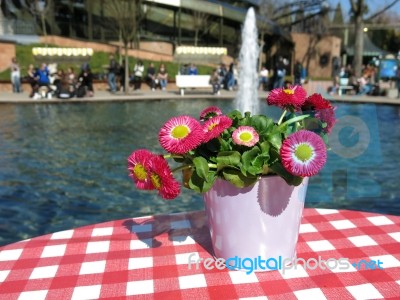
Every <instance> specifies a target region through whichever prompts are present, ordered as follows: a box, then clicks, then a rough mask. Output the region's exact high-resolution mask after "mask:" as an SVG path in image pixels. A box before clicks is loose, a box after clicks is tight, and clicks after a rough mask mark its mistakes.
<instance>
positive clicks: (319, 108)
mask: <svg viewBox="0 0 400 300" xmlns="http://www.w3.org/2000/svg"><path fill="white" fill-rule="evenodd" d="M301 109H302V110H303V111H304V110H315V111H316V113H315V117H317V118H318V119H320V120H321V121H322V122H324V123H326V127H325V128H323V129H322V131H324V132H325V133H330V132H331V130H332V128H333V126H334V125H335V123H336V117H335V107H333V106H332V105H331V103H330V102H329V101H328V100H326V99H324V98H323V97H322V96H321V95H320V94H312V95H311V96H310V97H308V98H307V99H306V102H305V103H304V105H303V106H302V108H301Z"/></svg>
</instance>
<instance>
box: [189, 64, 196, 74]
mask: <svg viewBox="0 0 400 300" xmlns="http://www.w3.org/2000/svg"><path fill="white" fill-rule="evenodd" d="M197 74H198V71H197V67H196V65H195V64H190V67H189V75H197Z"/></svg>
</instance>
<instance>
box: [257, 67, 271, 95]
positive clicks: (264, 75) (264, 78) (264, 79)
mask: <svg viewBox="0 0 400 300" xmlns="http://www.w3.org/2000/svg"><path fill="white" fill-rule="evenodd" d="M268 82H269V71H268V69H267V68H266V67H265V66H263V67H262V68H261V71H260V76H259V82H258V88H260V87H261V86H262V88H263V90H264V91H266V90H267V88H268Z"/></svg>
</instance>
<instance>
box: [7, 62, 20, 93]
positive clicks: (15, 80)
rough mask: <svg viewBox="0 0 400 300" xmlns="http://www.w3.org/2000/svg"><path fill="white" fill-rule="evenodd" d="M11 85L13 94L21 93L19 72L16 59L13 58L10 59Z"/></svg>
mask: <svg viewBox="0 0 400 300" xmlns="http://www.w3.org/2000/svg"><path fill="white" fill-rule="evenodd" d="M10 68H11V84H12V88H13V92H14V93H20V92H21V70H20V67H19V64H18V62H17V59H16V58H15V57H13V58H12V59H11V67H10Z"/></svg>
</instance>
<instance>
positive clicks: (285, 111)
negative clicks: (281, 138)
mask: <svg viewBox="0 0 400 300" xmlns="http://www.w3.org/2000/svg"><path fill="white" fill-rule="evenodd" d="M286 114H287V110H286V109H285V110H284V111H283V113H282V115H281V117H280V118H279V121H278V125H281V123H282V121H283V118H284V117H285V116H286Z"/></svg>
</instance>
